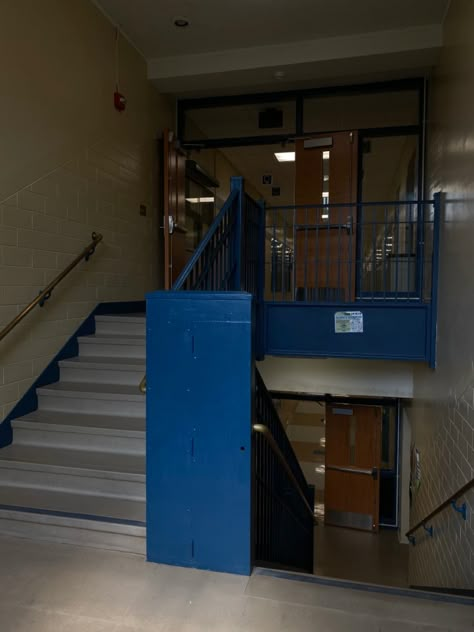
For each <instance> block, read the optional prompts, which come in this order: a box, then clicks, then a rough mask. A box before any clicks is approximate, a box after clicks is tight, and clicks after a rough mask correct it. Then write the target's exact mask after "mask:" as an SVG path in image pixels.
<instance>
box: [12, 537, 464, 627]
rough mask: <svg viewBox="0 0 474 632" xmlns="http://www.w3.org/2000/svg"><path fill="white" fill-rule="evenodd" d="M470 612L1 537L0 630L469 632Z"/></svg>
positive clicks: (264, 577) (382, 596)
mask: <svg viewBox="0 0 474 632" xmlns="http://www.w3.org/2000/svg"><path fill="white" fill-rule="evenodd" d="M473 611H474V609H472V608H470V607H468V606H465V605H452V604H443V603H439V602H430V601H425V600H419V599H413V598H408V597H405V598H401V597H393V596H387V595H378V594H371V593H367V592H361V591H353V590H347V589H341V588H328V587H325V586H316V585H314V584H309V583H303V582H302V581H289V580H285V579H277V578H274V577H267V576H261V575H260V576H259V575H254V576H252V577H251V578H248V577H238V576H233V575H225V574H217V573H210V572H205V571H195V570H186V569H180V568H173V567H166V566H160V565H153V564H147V563H146V562H145V561H144V559H143V558H141V557H138V556H133V555H129V554H119V553H111V552H105V551H99V550H93V549H86V548H78V547H73V546H68V545H60V544H50V543H46V542H32V541H29V540H20V539H15V538H7V537H3V538H1V537H0V630H1V632H26V631H28V632H65V631H67V632H79V631H80V632H84V631H87V632H138V631H143V632H145V631H150V632H151V631H153V632H209V631H214V630H215V631H216V632H243V631H248V632H257V631H259V632H267V631H272V632H278V631H282V632H283V631H285V632H286V631H288V632H290V631H291V632H310V631H311V632H317V631H321V632H339V631H340V632H342V631H344V632H347V631H350V632H398V631H400V630H403V632H415V631H418V632H434V631H439V632H441V631H443V632H448V630H449V631H451V632H454V631H455V632H461V631H463V632H467V630H472V629H474V628H473V625H474V624H473V621H474V619H473Z"/></svg>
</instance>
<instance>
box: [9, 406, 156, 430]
mask: <svg viewBox="0 0 474 632" xmlns="http://www.w3.org/2000/svg"><path fill="white" fill-rule="evenodd" d="M12 424H13V427H15V426H16V425H23V424H28V425H30V426H33V425H34V424H41V426H53V427H54V426H62V427H65V428H71V430H72V429H75V430H77V431H83V432H85V433H87V432H89V431H90V432H92V431H97V432H104V431H107V432H111V433H112V432H115V433H123V432H126V433H130V434H131V435H132V434H136V435H137V436H138V435H140V434H144V432H145V418H144V417H143V418H140V417H135V418H134V417H118V416H113V415H112V416H111V415H100V414H87V413H82V414H81V413H65V412H62V411H54V410H51V411H48V410H41V409H39V410H35V411H34V412H32V413H29V414H28V415H24V416H23V417H18V418H17V419H14V420H13V421H12Z"/></svg>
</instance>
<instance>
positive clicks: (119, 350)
mask: <svg viewBox="0 0 474 632" xmlns="http://www.w3.org/2000/svg"><path fill="white" fill-rule="evenodd" d="M78 342H79V355H80V356H82V357H85V356H94V357H98V356H102V357H104V356H106V357H127V358H140V359H142V360H144V359H145V336H128V335H127V336H120V335H118V336H117V335H105V334H104V335H97V334H95V335H92V336H81V337H80V338H78Z"/></svg>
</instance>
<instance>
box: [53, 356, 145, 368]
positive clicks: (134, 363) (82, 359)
mask: <svg viewBox="0 0 474 632" xmlns="http://www.w3.org/2000/svg"><path fill="white" fill-rule="evenodd" d="M94 365H96V366H97V367H98V368H102V367H103V368H105V367H109V366H111V367H113V368H114V369H115V370H121V369H123V370H129V369H130V368H132V369H135V368H136V369H140V370H142V369H143V370H145V367H146V362H145V360H142V359H141V358H127V357H126V356H124V357H114V356H112V357H107V356H76V357H74V358H68V359H67V360H61V361H60V362H59V366H64V367H89V366H90V367H91V368H92V367H93V366H94Z"/></svg>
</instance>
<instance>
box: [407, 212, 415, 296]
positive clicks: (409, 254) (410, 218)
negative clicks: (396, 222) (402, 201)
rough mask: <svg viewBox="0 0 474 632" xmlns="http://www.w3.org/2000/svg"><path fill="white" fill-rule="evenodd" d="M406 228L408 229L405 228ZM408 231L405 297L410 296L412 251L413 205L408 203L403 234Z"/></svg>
mask: <svg viewBox="0 0 474 632" xmlns="http://www.w3.org/2000/svg"><path fill="white" fill-rule="evenodd" d="M407 228H408V230H407ZM406 233H408V239H409V243H408V244H407V259H408V262H407V298H410V292H411V277H410V268H411V257H412V253H413V205H412V204H408V220H407V224H406V225H405V234H406Z"/></svg>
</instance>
